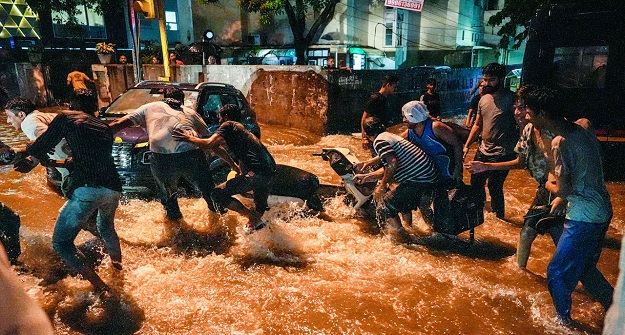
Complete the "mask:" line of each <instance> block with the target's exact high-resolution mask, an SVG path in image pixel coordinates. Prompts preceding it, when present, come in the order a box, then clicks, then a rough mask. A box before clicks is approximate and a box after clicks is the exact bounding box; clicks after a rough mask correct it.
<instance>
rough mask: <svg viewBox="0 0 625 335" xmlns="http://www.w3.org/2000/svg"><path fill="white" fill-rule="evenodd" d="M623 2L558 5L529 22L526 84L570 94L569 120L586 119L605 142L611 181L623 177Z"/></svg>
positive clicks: (624, 24) (568, 99) (624, 135)
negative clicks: (551, 88) (542, 86)
mask: <svg viewBox="0 0 625 335" xmlns="http://www.w3.org/2000/svg"><path fill="white" fill-rule="evenodd" d="M623 78H625V3H623V2H622V1H620V2H619V1H615V2H614V4H613V5H612V6H605V7H596V6H595V5H594V4H592V5H587V6H584V7H577V6H570V5H568V6H564V5H562V6H554V7H551V8H549V9H547V10H540V11H538V12H537V13H536V15H535V17H534V18H533V19H532V21H531V24H530V31H529V35H528V40H527V45H526V48H525V56H524V60H523V73H522V80H521V81H522V84H523V85H526V84H535V85H546V86H549V87H553V88H556V89H557V90H558V91H559V92H561V93H563V94H564V95H565V97H566V99H564V104H563V106H562V108H565V111H566V113H567V115H568V117H569V118H570V119H577V118H579V117H585V118H588V119H589V120H590V121H591V122H592V124H593V125H594V127H595V128H596V130H597V137H598V138H599V141H600V142H601V145H602V150H603V159H604V164H603V167H604V171H605V173H606V177H607V178H609V179H616V180H624V179H625V173H624V172H623V169H622V168H621V167H622V166H623V164H625V80H623Z"/></svg>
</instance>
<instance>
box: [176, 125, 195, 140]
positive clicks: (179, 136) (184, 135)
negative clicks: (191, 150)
mask: <svg viewBox="0 0 625 335" xmlns="http://www.w3.org/2000/svg"><path fill="white" fill-rule="evenodd" d="M171 136H172V137H173V138H174V139H176V140H177V141H185V142H190V141H191V138H192V137H195V136H194V135H193V133H192V132H191V131H190V130H184V129H182V128H176V129H174V130H173V131H172V132H171Z"/></svg>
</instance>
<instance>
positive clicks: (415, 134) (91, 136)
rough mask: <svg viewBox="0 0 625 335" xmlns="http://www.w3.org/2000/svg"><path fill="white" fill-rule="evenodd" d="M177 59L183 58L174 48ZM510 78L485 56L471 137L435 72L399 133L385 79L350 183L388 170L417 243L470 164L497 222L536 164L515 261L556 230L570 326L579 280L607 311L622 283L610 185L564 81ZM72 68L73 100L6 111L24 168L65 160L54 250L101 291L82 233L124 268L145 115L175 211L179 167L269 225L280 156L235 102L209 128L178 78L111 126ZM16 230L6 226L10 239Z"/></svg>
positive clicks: (398, 216) (370, 107) (390, 82)
mask: <svg viewBox="0 0 625 335" xmlns="http://www.w3.org/2000/svg"><path fill="white" fill-rule="evenodd" d="M174 56H175V55H174ZM170 58H171V59H170V60H171V61H172V62H175V57H171V55H170ZM329 63H330V62H329ZM504 76H505V67H504V66H503V65H501V64H497V63H491V64H488V65H487V66H486V67H484V69H483V76H482V79H481V80H480V81H479V85H478V86H477V87H478V88H479V94H478V95H477V97H478V98H476V99H474V101H476V103H475V104H473V103H472V104H471V108H470V113H469V116H468V117H467V122H466V125H467V126H470V128H471V129H470V132H469V136H468V138H467V139H466V141H463V140H461V139H460V137H459V136H458V135H457V134H456V133H455V132H454V130H453V129H452V128H451V127H449V126H448V125H446V124H445V123H444V122H442V121H440V118H441V109H440V96H439V95H438V94H437V93H436V92H435V87H436V81H435V80H428V81H427V83H426V87H427V91H426V92H425V93H424V94H423V95H422V96H421V97H419V98H418V99H415V100H414V101H410V102H408V103H407V104H405V105H404V106H403V108H402V118H403V122H404V124H405V125H406V128H407V129H406V130H405V131H404V132H402V133H401V134H399V135H398V134H394V133H391V132H388V131H387V127H388V125H389V120H390V119H391V118H392V117H393V115H391V110H390V108H389V107H388V97H389V96H390V95H393V94H394V93H395V91H396V90H397V85H398V82H399V80H398V78H397V77H395V76H387V77H386V78H385V79H384V81H383V83H382V86H381V88H380V90H379V91H378V92H375V93H374V94H372V95H371V97H370V99H369V101H368V102H367V104H366V106H365V109H364V111H363V114H362V118H361V122H360V126H361V135H362V146H363V148H364V149H366V150H369V152H370V153H371V158H370V159H368V160H366V161H363V162H361V163H358V164H356V166H354V169H355V171H357V172H358V173H357V174H356V175H355V176H354V180H355V182H356V183H367V182H371V181H376V180H377V181H378V183H377V186H376V188H375V191H374V194H373V199H374V201H375V203H376V204H377V205H378V206H377V211H378V217H380V218H383V219H384V223H385V225H386V226H387V227H388V228H389V231H390V232H391V233H392V234H394V235H396V236H397V237H399V238H401V239H405V240H409V239H410V238H411V234H410V233H409V232H408V231H407V230H406V228H405V227H404V226H405V225H410V224H411V222H412V214H411V213H412V211H413V210H416V209H419V210H420V211H421V212H422V214H423V218H424V220H425V221H426V222H427V223H428V224H430V225H431V226H432V227H433V234H437V233H438V232H437V222H436V215H434V213H433V211H434V212H435V211H436V210H437V208H436V205H434V206H432V203H433V202H434V203H435V200H434V199H435V198H436V197H437V196H440V195H439V193H440V192H439V191H440V190H441V189H445V190H448V189H451V188H454V187H459V185H464V183H463V169H466V170H467V171H468V172H469V173H470V174H471V178H470V180H471V181H470V187H471V189H472V190H473V191H474V192H475V195H476V197H477V199H478V200H479V201H480V202H481V203H482V205H483V204H484V203H485V202H486V190H485V187H486V185H487V187H488V193H489V195H490V199H491V210H492V211H493V212H494V213H495V215H496V217H497V218H499V219H504V218H505V215H506V212H505V200H504V193H503V187H504V183H505V180H506V178H507V175H508V171H509V170H510V169H514V168H524V169H527V170H528V171H529V173H530V175H531V177H532V178H534V179H535V180H536V182H537V183H538V189H537V191H536V196H535V198H534V201H533V203H532V204H531V206H530V209H529V210H528V212H527V215H526V216H525V222H524V226H523V228H522V229H521V233H520V238H519V243H518V246H517V263H518V266H519V267H521V268H525V267H526V265H527V261H528V258H529V255H530V249H531V245H532V242H533V241H534V239H535V238H536V236H537V235H538V234H545V233H548V234H549V235H550V236H551V238H552V239H553V242H554V244H555V245H556V249H555V253H554V255H553V258H552V260H551V262H550V263H549V265H548V268H547V283H548V290H549V292H550V294H551V297H552V300H553V303H554V306H555V309H556V313H557V318H558V319H559V320H560V321H561V322H562V323H563V324H567V325H569V324H571V323H573V320H572V319H571V305H572V300H571V294H572V292H573V289H574V288H575V286H576V285H577V283H578V282H580V281H581V283H582V284H583V285H584V287H585V289H586V290H587V292H588V293H590V294H591V295H592V296H593V297H594V298H596V299H597V300H598V301H599V302H600V303H601V304H602V305H603V306H604V308H606V309H608V308H609V307H610V305H611V304H612V297H613V294H614V289H613V288H612V286H611V285H610V283H609V282H608V281H607V280H606V279H605V278H604V276H603V275H602V274H601V272H600V271H599V270H598V269H597V266H596V265H597V262H598V260H599V256H600V254H601V245H602V241H603V240H604V238H605V235H606V231H607V229H608V226H609V224H610V221H611V218H612V206H611V201H610V196H609V194H608V192H607V189H606V186H605V181H604V175H603V170H602V166H601V164H600V163H599V162H601V157H600V150H599V142H598V140H597V138H596V136H595V133H594V131H593V129H592V125H591V124H590V122H589V121H588V120H587V119H579V120H569V119H567V118H566V117H565V114H564V111H563V110H562V108H561V104H560V102H559V99H560V98H561V97H559V96H558V94H557V93H556V92H555V91H553V90H551V89H549V88H545V87H536V86H531V85H528V86H524V87H522V88H520V89H519V90H518V91H517V92H516V94H514V93H513V92H511V91H510V90H508V89H507V88H505V87H504V85H503V79H504ZM74 77H75V78H76V83H77V84H75V85H74V88H75V92H74V95H73V97H72V100H71V108H70V109H71V110H67V111H62V112H60V113H59V114H46V113H41V112H39V111H37V110H35V106H34V105H33V104H32V102H30V101H28V99H26V98H23V97H16V98H14V99H12V100H10V101H8V103H6V104H3V106H4V109H5V112H6V115H7V121H8V122H9V123H10V124H11V125H12V126H13V127H15V128H16V129H21V130H22V131H23V132H24V133H25V134H26V136H27V137H28V138H29V139H30V140H32V141H33V142H32V143H30V144H29V145H27V146H26V147H24V148H12V149H11V150H12V151H13V152H14V153H15V154H16V155H17V156H18V157H19V159H18V160H16V162H15V169H16V170H17V171H19V172H24V173H27V172H29V171H30V170H32V169H33V168H34V167H35V166H36V165H37V164H39V163H40V164H42V165H45V166H54V167H57V168H59V171H60V172H61V173H62V174H63V176H64V185H65V187H64V194H65V196H66V198H67V202H66V203H65V204H64V205H63V207H62V208H61V210H60V213H59V216H58V218H57V221H56V224H55V227H54V233H53V237H52V244H53V248H54V250H55V251H56V252H57V253H58V254H59V255H60V256H61V258H62V259H63V260H64V261H65V262H66V263H68V264H69V265H70V266H71V267H72V268H73V269H75V270H76V271H77V272H78V273H80V274H81V275H82V276H83V277H84V278H85V279H87V280H88V281H90V282H91V283H92V285H93V287H94V289H95V290H96V291H100V292H106V291H108V290H109V287H108V285H107V284H106V283H104V281H103V280H102V279H101V278H100V277H99V276H98V275H97V273H96V271H95V269H94V268H92V267H90V266H89V265H87V264H86V262H85V260H84V256H83V255H82V254H81V252H80V251H79V250H78V249H77V248H76V246H75V245H74V239H75V238H76V236H77V234H78V233H79V231H80V230H81V229H84V228H85V225H86V224H87V222H88V221H89V220H90V218H91V217H93V216H94V215H95V216H96V229H97V233H98V235H99V236H100V238H101V239H102V240H103V241H104V243H105V246H106V251H107V253H108V255H109V256H110V258H111V264H112V265H113V267H114V268H115V269H116V270H118V271H119V270H121V269H122V253H121V248H120V243H119V238H118V236H117V233H116V232H115V227H114V218H115V211H116V209H117V206H118V203H119V199H120V194H121V182H120V179H119V176H118V174H117V171H116V169H115V165H114V162H113V158H112V156H111V155H110V152H111V150H112V146H113V134H114V133H116V132H117V131H119V130H121V129H123V128H126V127H129V126H141V127H144V128H145V129H146V130H147V133H148V136H149V147H150V151H151V152H153V157H152V159H151V164H150V167H151V171H152V174H153V176H154V179H155V181H156V184H157V186H158V190H159V192H158V193H159V194H158V196H159V199H160V202H161V204H162V205H163V207H164V209H165V212H166V217H167V218H168V219H169V220H172V221H177V220H180V219H181V218H182V217H183V215H182V213H181V211H180V208H179V206H178V199H177V198H178V193H177V191H178V181H179V180H180V179H181V178H183V179H186V180H187V181H188V182H190V183H191V184H193V185H194V186H196V187H197V189H198V190H199V191H200V192H201V193H202V197H203V199H204V200H205V201H206V203H207V207H208V209H209V211H211V212H214V213H225V212H226V211H227V210H228V209H229V210H233V211H235V212H237V213H239V214H241V215H242V216H244V217H245V218H246V219H247V226H246V230H247V231H248V232H250V233H251V232H254V231H257V230H260V229H263V228H264V227H265V226H266V225H267V223H266V222H265V221H263V219H262V216H263V213H264V212H265V211H266V210H267V209H268V204H267V198H268V195H269V189H270V187H271V185H272V183H273V181H274V178H275V175H276V163H275V161H274V159H273V157H272V155H271V154H270V153H269V151H268V150H267V148H266V147H265V146H264V145H263V144H262V143H261V142H260V140H259V139H258V138H257V137H256V136H254V135H253V134H252V133H250V132H249V131H248V130H246V128H245V127H244V126H243V125H242V124H241V123H240V117H241V113H240V109H239V107H237V106H235V105H225V106H223V107H222V108H221V110H220V111H219V122H220V126H219V129H218V130H217V132H216V133H214V134H213V135H209V133H208V131H207V125H206V124H205V122H204V121H203V120H202V118H201V117H200V116H199V115H198V114H197V113H196V112H194V111H193V110H191V109H189V108H187V107H185V106H184V93H183V92H182V91H181V90H180V89H179V88H177V87H175V86H168V87H166V88H164V90H163V100H162V101H158V102H152V103H148V104H145V105H143V106H141V107H139V108H138V109H136V110H135V111H133V112H131V113H129V114H128V115H126V116H124V117H122V118H120V119H118V120H116V121H113V122H112V123H110V124H106V123H104V122H103V121H101V120H100V119H98V118H96V117H94V114H95V112H96V110H97V99H96V97H95V94H94V93H93V91H90V90H87V89H85V88H84V87H81V85H80V81H81V80H83V81H84V80H86V79H85V78H84V77H82V76H79V75H78V74H75V76H72V77H71V78H70V76H68V84H70V83H73V82H72V80H73V78H74ZM78 77H81V78H78ZM87 79H88V78H87ZM76 85H78V86H76ZM476 141H478V142H479V144H478V147H477V152H476V154H475V157H473V158H472V159H467V155H468V153H469V148H470V147H471V146H472V144H473V143H474V142H476ZM207 150H210V151H211V152H212V153H214V154H215V155H217V156H218V157H219V158H221V159H222V160H223V161H225V162H226V163H227V164H228V165H229V166H230V167H231V169H232V171H234V172H235V173H236V176H235V177H234V178H231V179H229V180H228V181H226V182H224V183H221V184H219V185H215V182H214V180H213V179H212V176H211V175H210V172H209V164H208V161H207V158H206V155H205V151H207ZM393 184H394V186H393V187H390V186H391V185H393ZM250 191H251V192H252V193H253V196H254V206H253V207H250V208H248V207H247V206H245V205H244V204H243V203H241V202H240V201H239V200H237V199H236V198H235V197H233V196H234V195H236V194H243V193H247V192H250ZM0 205H1V204H0ZM432 207H433V209H432ZM2 208H3V211H4V212H6V213H8V214H6V215H4V214H3V215H4V216H2V217H8V216H11V215H10V214H11V213H12V212H11V211H10V210H9V209H6V210H4V208H5V207H4V206H2ZM7 210H8V212H7ZM4 212H3V213H4ZM13 215H14V213H13ZM13 221H15V219H13ZM402 221H403V222H402ZM5 227H6V225H5V224H3V226H2V228H3V229H4V228H5ZM12 229H13V230H12V231H13V233H10V234H9V235H11V234H13V235H15V224H13V227H12ZM17 231H18V232H19V217H17ZM6 235H7V234H6V231H5V232H4V234H3V236H6ZM9 237H10V236H9ZM2 243H3V244H4V246H5V248H7V249H9V250H8V252H9V256H10V261H11V262H12V263H15V262H16V261H17V256H19V243H17V248H18V250H12V249H14V248H16V247H15V240H14V239H13V240H7V239H3V240H2Z"/></svg>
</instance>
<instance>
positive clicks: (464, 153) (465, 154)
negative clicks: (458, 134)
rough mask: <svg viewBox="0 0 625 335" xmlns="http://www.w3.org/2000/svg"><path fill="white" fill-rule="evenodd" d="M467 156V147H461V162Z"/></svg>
mask: <svg viewBox="0 0 625 335" xmlns="http://www.w3.org/2000/svg"><path fill="white" fill-rule="evenodd" d="M468 154H469V147H463V148H462V160H464V159H465V158H467V155H468Z"/></svg>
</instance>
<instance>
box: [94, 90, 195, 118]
mask: <svg viewBox="0 0 625 335" xmlns="http://www.w3.org/2000/svg"><path fill="white" fill-rule="evenodd" d="M183 92H184V105H185V106H187V107H189V108H191V109H193V110H195V105H196V103H197V97H198V92H197V91H188V90H183ZM161 100H163V92H162V87H159V88H133V89H130V90H128V91H127V92H126V93H124V94H122V95H121V96H120V97H119V98H117V99H116V100H115V101H113V103H112V104H111V105H110V106H109V107H108V108H107V110H106V114H107V115H126V114H128V113H130V112H132V111H134V110H135V109H137V108H139V107H141V106H142V105H145V104H147V103H150V102H154V101H161Z"/></svg>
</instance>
